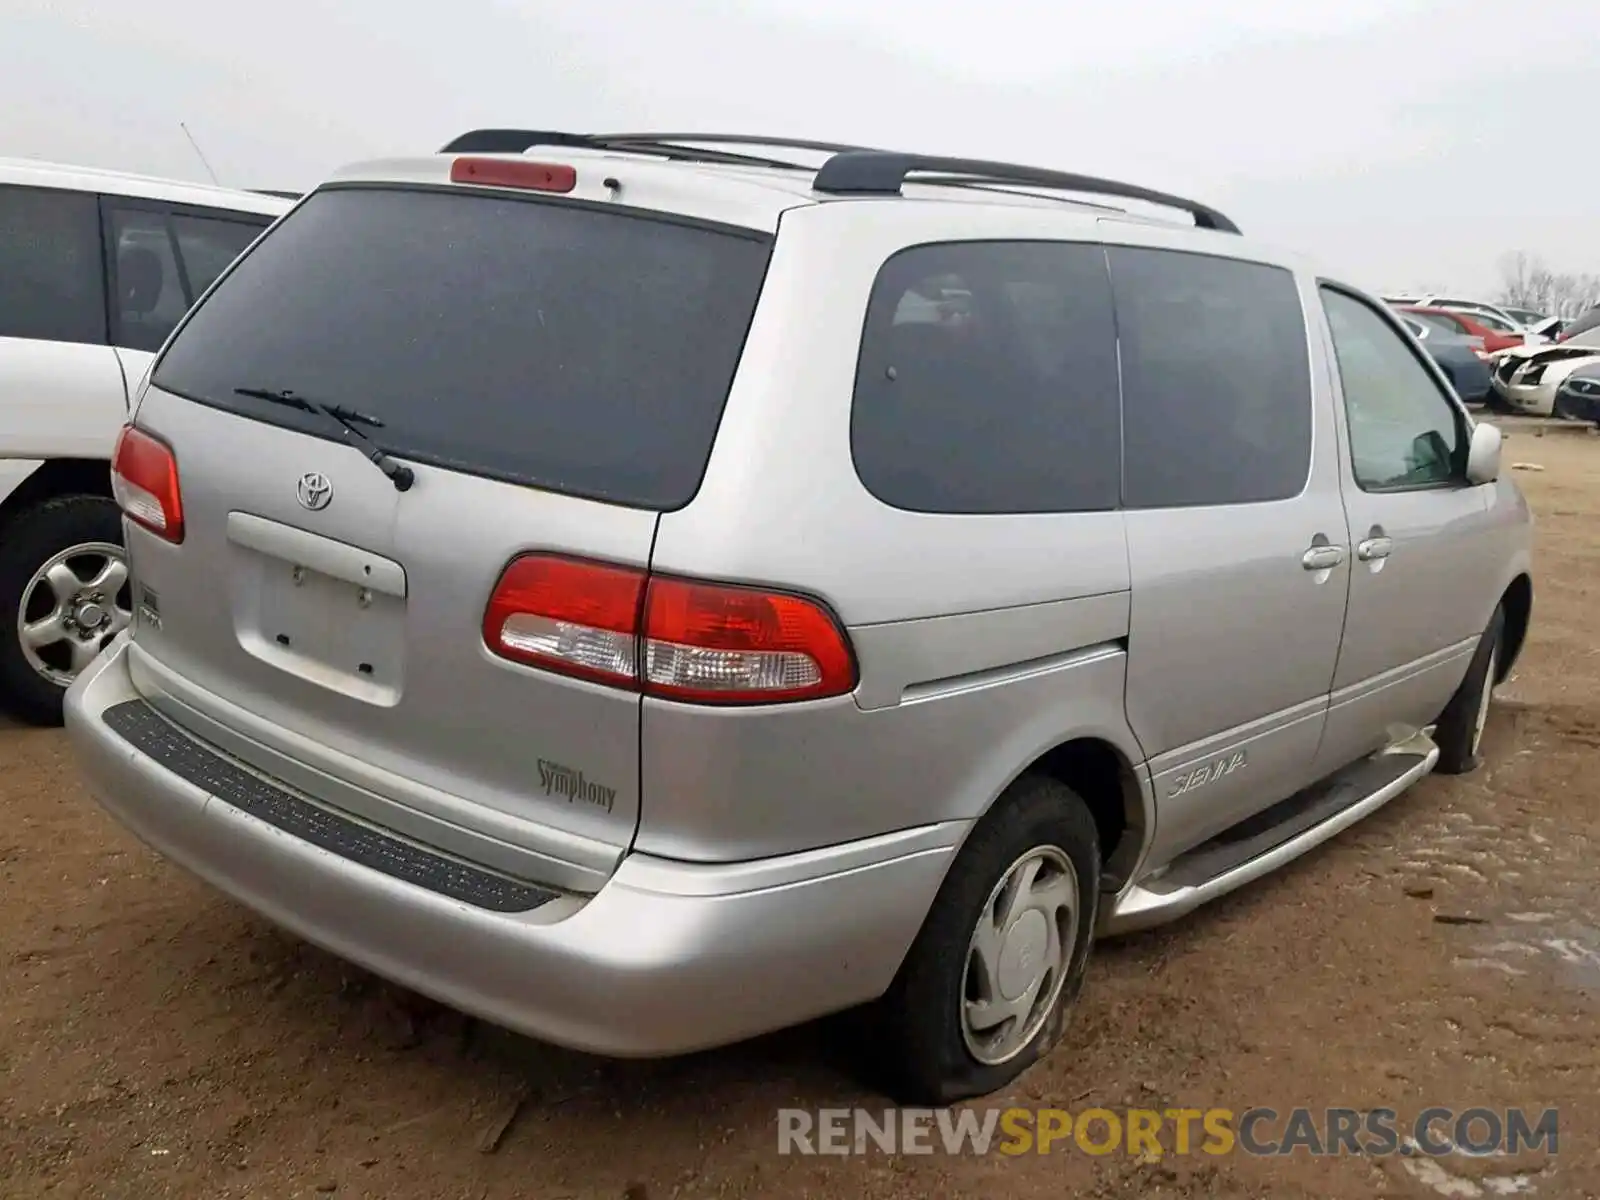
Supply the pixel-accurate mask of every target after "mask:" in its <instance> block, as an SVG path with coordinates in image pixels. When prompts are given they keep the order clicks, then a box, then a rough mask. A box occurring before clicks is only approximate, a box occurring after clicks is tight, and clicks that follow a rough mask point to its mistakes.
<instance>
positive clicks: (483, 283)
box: [130, 185, 770, 882]
mask: <svg viewBox="0 0 1600 1200" xmlns="http://www.w3.org/2000/svg"><path fill="white" fill-rule="evenodd" d="M769 243H770V237H769V235H765V234H761V233H756V232H751V231H745V230H738V229H730V228H726V227H721V226H711V225H707V224H704V223H699V222H693V221H687V220H683V219H676V218H671V217H667V216H663V215H659V214H647V213H638V212H635V211H633V210H620V209H617V208H615V207H611V208H602V207H600V206H597V205H592V204H583V203H574V202H571V201H567V200H560V199H554V198H550V197H544V196H540V195H537V194H520V193H512V192H507V191H504V190H492V189H481V188H472V189H466V188H459V187H443V186H415V185H394V186H387V185H385V186H374V185H351V186H331V187H328V188H326V189H325V190H322V191H319V192H317V193H315V194H313V195H312V196H311V197H309V198H308V199H307V200H306V201H305V203H304V204H303V205H302V206H301V207H300V208H299V209H298V210H297V211H295V212H294V213H292V214H291V215H290V216H289V217H287V218H286V219H285V220H284V221H283V222H282V223H281V224H280V225H279V226H278V227H277V228H276V229H275V230H273V231H272V232H271V233H269V234H268V235H267V236H266V237H265V238H264V239H263V240H262V241H261V242H260V243H259V244H258V245H257V246H256V247H255V248H254V249H253V250H252V251H250V252H249V253H248V254H246V255H245V256H244V258H243V259H241V260H240V262H239V263H238V264H237V265H236V266H235V267H234V268H233V270H232V271H231V273H230V274H228V275H227V276H226V277H225V278H224V280H223V281H222V283H221V284H219V285H218V287H217V288H216V290H214V291H213V292H212V293H211V295H210V296H209V297H208V298H206V299H204V300H203V301H202V302H201V304H200V306H199V307H198V308H197V309H196V310H195V312H194V313H193V314H192V315H191V316H190V318H189V319H188V321H187V323H186V324H185V325H184V326H183V327H182V329H181V330H180V331H179V333H178V334H177V336H176V337H175V339H174V340H173V342H172V344H171V345H170V347H169V348H168V350H167V351H166V352H165V354H164V355H163V357H162V358H161V360H160V361H159V362H158V363H157V364H156V368H155V370H154V372H153V376H152V380H151V385H150V387H149V388H148V389H147V391H146V392H145V394H144V398H143V401H142V403H141V405H140V408H139V410H138V414H137V420H138V423H139V425H140V427H141V428H143V429H147V430H149V431H150V432H151V433H152V434H154V435H155V436H157V437H158V438H160V439H163V440H164V441H165V442H166V443H167V444H168V445H169V446H170V447H171V450H172V453H173V456H174V457H175V459H176V463H177V476H178V481H179V483H178V487H179V489H180V490H181V501H182V511H183V527H184V531H183V537H182V541H181V543H179V544H176V545H173V544H169V543H168V542H166V541H163V540H162V539H161V538H159V537H157V536H155V535H153V534H150V533H148V532H145V531H138V535H137V536H135V537H133V538H132V539H130V540H131V545H130V553H131V556H132V558H133V568H134V576H135V579H136V581H137V586H138V588H139V589H140V591H139V594H138V596H137V597H136V600H137V603H136V608H138V609H139V617H138V623H137V625H136V630H135V635H134V641H135V647H136V653H135V662H136V665H137V663H138V662H139V661H141V654H147V655H148V656H149V659H150V660H152V661H150V662H149V663H148V664H147V667H146V672H145V673H146V675H147V676H148V677H149V679H150V680H153V682H151V683H148V684H147V685H146V686H147V690H150V691H152V692H157V691H159V692H160V693H161V694H162V695H163V697H164V698H165V699H167V700H168V701H169V702H170V701H173V700H176V701H178V703H176V704H174V705H172V708H173V709H174V710H175V711H176V712H177V713H178V714H179V719H180V720H182V719H183V717H182V713H183V711H184V707H185V706H188V708H190V709H191V710H193V711H194V712H195V713H199V714H201V715H202V716H203V717H204V718H205V720H201V721H197V722H195V724H196V726H197V728H196V731H197V732H203V729H202V728H200V727H203V726H207V725H208V724H210V723H211V722H221V723H222V724H224V725H226V726H227V727H228V728H230V729H232V730H235V731H242V732H245V733H247V734H249V736H250V737H252V738H255V739H258V740H259V741H260V743H261V744H262V745H263V746H266V747H270V748H271V751H275V752H278V753H273V752H263V753H260V754H254V752H253V751H251V750H250V749H249V748H248V747H247V748H246V749H245V750H243V751H240V750H238V749H237V748H236V747H231V748H234V750H235V752H236V753H239V754H240V756H241V757H245V758H246V759H247V760H248V759H249V758H251V757H252V756H254V757H255V758H256V760H257V761H256V764H255V765H257V766H259V767H260V768H261V769H263V770H269V771H270V770H272V769H273V768H274V767H275V766H281V764H282V759H281V758H280V757H279V754H280V753H282V752H287V753H290V754H292V755H293V756H294V758H295V759H296V761H297V762H298V763H300V764H303V765H305V766H308V767H311V768H314V769H315V771H317V772H320V773H322V774H323V775H327V776H332V777H333V778H334V779H335V780H336V781H339V782H340V783H341V784H343V785H354V786H355V788H357V789H359V791H360V794H361V795H362V796H364V797H366V799H365V800H364V801H363V805H362V806H358V807H364V808H365V810H366V811H365V812H363V813H362V815H364V816H366V817H368V818H371V819H374V820H376V821H377V822H378V823H380V824H385V825H391V826H394V827H397V828H402V829H415V828H417V827H418V826H417V825H416V822H415V820H412V819H409V818H410V817H412V816H414V815H415V814H424V815H426V816H427V817H428V818H430V819H435V820H438V821H443V822H448V823H449V824H450V825H451V826H452V827H454V828H458V829H461V830H466V831H470V832H471V833H472V834H473V836H475V837H480V838H484V839H488V840H487V841H485V842H483V843H482V844H483V845H485V846H487V845H490V844H493V845H495V846H497V847H501V848H502V849H503V850H504V851H505V852H504V853H503V852H501V851H500V850H497V851H496V852H495V853H494V854H489V853H487V852H486V853H484V854H472V855H471V856H472V857H478V858H488V859H494V860H495V861H494V863H493V864H492V865H499V866H502V867H506V866H507V864H508V863H510V864H512V865H514V864H515V862H516V861H517V860H516V852H517V851H518V850H519V849H525V850H526V851H528V852H530V858H529V861H530V862H537V861H541V860H542V861H545V862H555V863H558V864H567V865H571V866H574V867H579V868H581V869H582V872H602V873H604V872H608V871H609V870H610V869H611V868H612V867H614V865H615V863H616V861H617V859H618V858H619V857H620V855H621V853H622V852H623V851H625V850H626V848H627V846H628V844H629V843H630V841H631V839H632V837H633V835H634V832H635V829H636V827H637V823H638V815H639V719H640V699H639V696H638V694H637V692H630V691H628V690H625V689H620V688H613V687H608V686H605V685H604V684H602V683H597V682H593V681H591V679H589V678H578V677H575V676H573V675H571V674H560V673H554V672H551V671H548V670H541V669H539V668H537V667H534V666H530V665H527V664H526V663H525V662H514V661H511V660H510V659H508V658H507V657H506V656H505V655H504V654H501V653H497V652H496V650H495V649H492V648H491V646H490V644H489V643H490V640H493V639H492V634H491V633H490V632H487V631H486V630H487V626H486V621H487V620H488V617H489V614H490V604H491V597H492V595H493V594H494V593H495V592H496V587H497V581H499V580H501V579H502V577H503V574H504V573H505V572H506V569H507V567H508V564H510V563H512V562H513V560H515V559H517V558H518V557H519V556H521V555H524V554H528V553H553V554H557V555H565V556H572V557H575V558H577V559H580V560H583V559H589V560H599V561H602V562H606V563H616V564H622V565H624V566H631V567H636V568H640V569H643V568H647V567H648V564H649V560H650V553H651V548H652V544H653V541H654V537H655V530H656V523H657V519H658V514H659V513H661V512H664V511H669V510H672V509H674V508H678V507H681V506H682V505H684V504H686V503H687V502H688V501H689V500H690V499H691V497H692V496H693V495H694V493H695V491H696V490H697V488H698V486H699V482H700V478H701V476H702V474H703V472H704V470H705V466H706V462H707V459H708V457H709V454H710V450H711V445H712V442H713V439H714V438H715V434H716V428H717V425H718V422H719V420H720V418H721V412H722V408H723V404H724V401H725V399H726V397H727V394H728V391H729V388H730V384H731V381H732V377H733V373H734V370H735V368H736V366H737V363H738V360H739V356H740V353H741V348H742V345H743V341H744V337H745V334H746V331H747V329H748V327H749V323H750V320H751V316H752V314H753V311H754V308H755V304H756V300H757V296H758V293H759V291H760V288H761V284H762V279H763V276H764V273H765V269H766V262H767V256H768V251H769ZM241 389H243V390H241ZM286 391H287V392H292V393H294V394H295V395H296V396H298V397H300V398H302V399H301V400H300V401H289V402H277V401H274V400H271V399H268V398H265V395H264V394H266V393H272V394H278V395H279V396H280V400H281V394H282V393H284V392H286ZM250 392H254V393H257V394H255V395H250V394H246V393H250ZM306 400H309V401H311V402H313V403H314V404H319V405H321V406H323V408H324V409H334V410H335V411H336V412H338V413H342V414H343V415H344V416H345V418H346V420H348V421H349V422H350V423H352V424H353V425H354V426H355V428H356V429H357V430H358V431H359V433H360V434H361V435H364V436H365V437H366V438H367V439H370V443H371V446H370V447H367V449H375V448H381V450H382V451H384V452H386V453H387V455H389V456H392V460H393V462H394V463H395V464H396V465H397V466H398V467H401V468H404V470H402V471H401V472H400V473H401V474H402V475H404V474H405V473H407V472H409V473H410V474H411V475H412V482H411V486H410V487H409V488H407V489H406V490H400V488H398V487H397V486H396V481H395V480H394V479H393V478H391V474H392V473H393V472H394V471H395V469H396V467H395V466H391V467H390V468H388V471H389V473H386V471H385V470H384V469H380V467H379V466H378V465H376V464H375V463H374V462H372V461H364V458H363V454H364V452H365V451H364V450H362V449H358V447H360V446H361V445H362V443H361V442H360V440H359V438H357V437H355V435H351V434H349V433H348V432H347V431H346V429H345V428H344V426H343V425H342V424H341V422H340V421H339V420H337V419H335V418H334V417H333V416H330V415H329V413H328V412H327V411H312V410H311V409H309V408H306V407H304V406H303V402H304V401H306ZM295 404H301V405H302V406H301V407H296V406H295ZM401 482H404V481H403V480H402V481H401ZM513 574H515V573H514V572H513ZM520 586H524V587H530V588H538V587H549V588H559V587H560V586H561V578H560V576H559V573H558V574H557V575H549V574H548V573H546V575H544V576H539V577H538V578H533V577H529V576H527V575H526V574H525V575H524V577H523V578H522V580H521V584H520ZM633 616H634V614H629V618H630V620H631V619H632V618H633ZM594 623H601V624H603V621H598V620H597V621H596V622H591V624H594ZM525 632H526V633H527V635H528V636H529V637H531V638H533V639H534V642H532V643H529V644H530V645H531V644H535V643H537V641H538V639H539V638H541V637H549V638H554V639H556V641H560V640H561V639H562V638H565V639H566V642H565V643H563V645H562V646H561V647H558V649H559V651H560V652H561V653H563V654H566V655H568V656H569V658H571V660H572V661H573V662H580V661H581V660H583V659H584V656H585V655H588V656H589V657H590V658H591V659H593V660H594V661H596V662H598V661H599V660H600V659H603V658H604V656H605V655H606V654H607V653H609V652H611V651H610V649H608V647H607V646H606V645H605V644H594V645H588V644H583V645H579V644H576V643H575V642H574V640H573V639H574V637H578V638H579V640H580V641H581V634H580V635H575V634H574V633H573V629H572V628H569V627H560V628H557V627H555V626H554V625H552V626H551V627H550V628H547V629H532V630H529V631H525ZM486 639H489V640H486ZM551 644H554V643H551ZM611 649H614V648H611ZM596 656H598V657H596ZM581 673H582V672H580V674H581ZM258 719H259V720H258ZM262 722H265V723H264V724H263V723H262ZM213 727H214V726H213ZM311 778H313V779H314V778H316V776H311ZM308 790H309V788H308ZM334 793H337V794H338V795H343V796H351V795H355V794H356V793H355V792H354V791H352V790H351V789H350V788H349V787H343V788H341V789H334V792H330V793H328V794H325V795H323V796H322V797H321V798H322V799H324V800H328V799H330V796H334ZM373 798H376V799H377V802H378V807H377V808H376V809H375V808H374V807H373ZM335 802H337V800H336V798H335ZM386 805H391V806H394V807H393V808H392V810H391V809H388V808H385V806H386ZM403 810H409V811H403ZM386 814H387V815H386ZM390 817H392V818H393V819H392V820H391V819H389V818H390ZM402 817H405V818H407V819H401V818H402ZM457 841H458V844H467V845H470V843H459V839H457ZM508 854H509V857H508ZM519 873H525V874H537V873H538V871H536V870H534V869H531V868H530V870H529V871H527V872H519ZM557 874H558V875H560V874H561V872H559V871H558V872H557ZM571 878H573V876H572V875H571V874H570V873H569V874H568V881H569V882H570V880H571ZM551 881H552V882H561V880H560V879H552V880H551Z"/></svg>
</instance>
